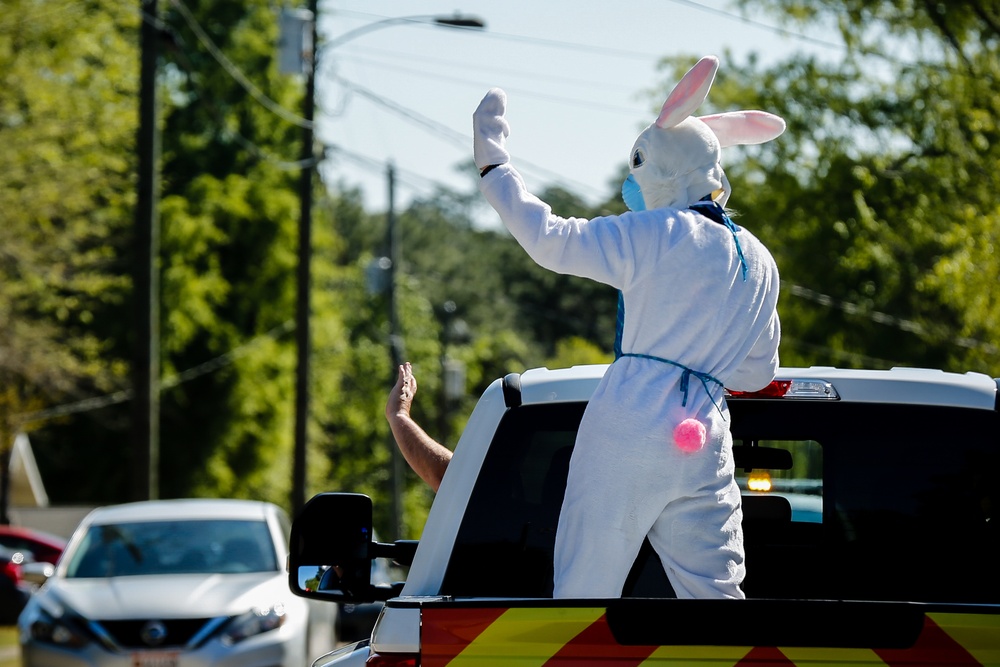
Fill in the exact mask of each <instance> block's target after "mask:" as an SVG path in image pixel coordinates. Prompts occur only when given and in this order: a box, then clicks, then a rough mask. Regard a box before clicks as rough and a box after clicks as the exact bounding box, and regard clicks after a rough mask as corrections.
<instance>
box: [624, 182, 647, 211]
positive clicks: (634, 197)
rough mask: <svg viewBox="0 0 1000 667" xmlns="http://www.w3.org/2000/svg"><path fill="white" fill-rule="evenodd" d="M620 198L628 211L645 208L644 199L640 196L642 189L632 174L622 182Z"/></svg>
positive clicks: (643, 209)
mask: <svg viewBox="0 0 1000 667" xmlns="http://www.w3.org/2000/svg"><path fill="white" fill-rule="evenodd" d="M622 199H623V200H625V205H626V206H628V210H630V211H645V210H646V200H645V199H643V198H642V190H641V189H640V188H639V184H638V183H637V182H636V180H635V176H633V175H632V174H629V175H628V178H626V179H625V182H624V183H622Z"/></svg>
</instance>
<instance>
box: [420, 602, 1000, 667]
mask: <svg viewBox="0 0 1000 667" xmlns="http://www.w3.org/2000/svg"><path fill="white" fill-rule="evenodd" d="M422 613H423V617H422V627H421V656H422V659H421V663H420V664H421V665H423V666H424V667H445V666H448V667H492V666H494V665H495V666H497V667H500V666H503V667H570V666H573V665H591V666H597V665H600V666H601V667H637V666H639V665H643V666H651V665H671V664H673V665H698V666H699V667H834V666H837V667H853V666H866V665H877V666H880V667H918V666H919V667H930V666H934V665H939V666H947V667H973V666H982V667H1000V615H993V614H952V613H930V614H927V615H925V616H924V625H923V629H922V631H921V632H920V634H919V637H918V638H917V641H916V642H915V643H914V644H913V646H910V647H907V648H900V649H881V648H876V649H868V648H823V647H768V646H758V647H754V646H623V645H621V644H619V643H618V642H617V641H615V638H614V637H613V636H612V633H611V629H610V628H609V626H608V623H607V618H606V616H605V609H604V608H603V607H515V608H503V607H482V608H479V607H476V608H468V607H450V608H444V607H442V608H425V609H424V610H423V612H422Z"/></svg>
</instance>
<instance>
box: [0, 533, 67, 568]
mask: <svg viewBox="0 0 1000 667" xmlns="http://www.w3.org/2000/svg"><path fill="white" fill-rule="evenodd" d="M0 546H4V547H7V548H8V549H10V550H12V551H21V552H28V553H25V554H24V555H25V558H26V560H29V561H31V560H34V561H40V562H44V563H52V564H53V565H55V564H56V561H58V560H59V556H61V555H62V552H63V549H65V548H66V540H64V539H63V538H61V537H59V536H58V535H53V534H51V533H46V532H43V531H40V530H32V529H31V528H23V527H21V526H4V525H0Z"/></svg>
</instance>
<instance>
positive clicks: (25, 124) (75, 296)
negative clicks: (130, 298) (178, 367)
mask: <svg viewBox="0 0 1000 667" xmlns="http://www.w3.org/2000/svg"><path fill="white" fill-rule="evenodd" d="M4 9H5V11H4V14H3V17H2V18H0V87H2V88H3V91H4V93H3V95H2V96H0V145H3V150H2V151H0V174H3V179H2V181H0V211H3V223H2V224H0V321H2V322H3V326H2V327H0V384H2V386H3V390H2V395H0V417H2V419H0V443H2V444H0V450H4V459H6V452H5V448H6V447H8V446H9V445H10V443H11V439H12V437H13V435H14V434H15V432H17V431H19V430H25V431H31V430H33V429H37V428H40V427H41V426H43V425H44V424H46V423H48V422H46V421H45V420H44V419H42V417H44V416H46V414H48V413H45V412H40V411H44V410H45V409H46V408H49V407H50V406H53V405H60V404H63V405H64V404H67V403H71V402H73V401H77V400H80V399H83V398H85V397H89V396H93V395H95V394H98V395H100V394H104V393H111V392H114V391H121V390H124V389H125V388H126V382H127V363H126V361H125V360H124V358H123V357H122V356H121V355H120V354H119V352H120V350H117V349H115V346H114V344H113V343H112V342H111V341H114V340H115V339H118V340H121V339H122V338H123V337H124V335H125V332H126V331H127V329H128V327H129V322H122V318H121V317H120V316H117V313H118V312H119V311H120V309H121V308H122V306H123V303H124V302H125V300H126V298H127V290H128V280H127V279H126V278H125V277H123V276H124V262H123V260H122V257H123V255H124V254H125V252H126V251H127V245H125V244H126V242H127V238H128V237H127V234H125V233H123V232H124V231H125V229H126V226H125V225H126V221H127V219H128V218H127V216H128V212H129V210H130V207H131V206H132V202H133V194H132V193H133V191H134V187H133V185H132V176H131V172H132V168H133V167H134V163H133V158H132V156H131V154H130V153H128V152H125V151H123V150H122V146H123V145H126V144H128V143H129V142H131V140H132V137H133V136H134V132H135V106H134V105H135V102H134V100H135V94H136V83H137V76H136V75H137V72H135V73H133V72H132V70H133V69H134V65H135V62H136V58H135V53H136V50H135V43H134V39H133V37H132V35H133V34H134V32H135V29H136V26H137V24H138V17H137V15H136V13H135V12H133V11H130V10H128V9H127V8H125V7H123V6H122V5H120V4H119V3H114V2H103V1H101V0H98V1H95V2H89V3H85V4H78V3H68V2H65V3H60V2H56V3H52V4H46V5H44V6H42V5H39V4H37V3H32V2H20V1H19V0H12V2H9V3H6V4H5V6H4ZM102 417H103V418H105V419H111V420H113V419H114V417H113V416H111V415H110V414H108V413H105V414H104V415H102ZM105 423H107V421H106V422H105Z"/></svg>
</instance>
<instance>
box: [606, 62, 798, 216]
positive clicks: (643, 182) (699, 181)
mask: <svg viewBox="0 0 1000 667" xmlns="http://www.w3.org/2000/svg"><path fill="white" fill-rule="evenodd" d="M718 69H719V59H718V58H716V57H715V56H705V57H704V58H702V59H701V60H699V61H698V63H697V64H695V66H694V67H692V68H691V69H690V70H688V72H687V74H685V75H684V77H683V78H682V79H681V80H680V82H679V83H678V84H677V85H676V86H675V87H674V89H673V91H671V93H670V95H669V96H668V97H667V101H666V102H664V103H663V109H662V110H661V111H660V115H659V117H658V118H657V119H656V121H655V122H654V123H653V124H652V125H650V126H649V127H647V128H646V129H645V130H643V131H642V133H640V134H639V136H638V137H637V138H636V140H635V144H633V146H632V152H631V153H630V154H629V171H630V173H629V176H628V178H627V179H626V180H625V184H624V185H623V186H622V197H623V198H624V199H625V204H626V205H627V206H628V207H629V208H630V209H631V210H633V211H641V210H644V209H647V208H649V209H653V208H660V207H664V206H670V207H674V208H686V207H687V206H689V205H691V204H693V203H694V202H696V201H698V200H699V199H701V198H703V197H705V196H706V195H711V197H712V199H713V200H714V201H716V202H718V203H719V204H720V205H722V206H725V205H726V202H727V201H728V200H729V195H730V193H731V192H732V188H731V187H730V185H729V179H727V178H726V174H725V172H724V171H723V170H722V165H721V164H720V157H721V153H722V149H723V148H725V147H726V146H735V145H738V144H761V143H764V142H766V141H770V140H772V139H774V138H775V137H777V136H778V135H780V134H781V133H782V132H784V131H785V121H783V120H782V119H781V118H779V117H778V116H775V115H773V114H769V113H766V112H763V111H732V112H728V113H720V114H714V115H711V116H700V117H695V116H692V115H691V114H692V113H694V111H695V110H696V109H697V108H698V107H699V106H701V103H702V102H704V101H705V98H706V97H707V96H708V91H709V89H710V88H711V87H712V82H713V81H714V80H715V73H716V72H717V71H718Z"/></svg>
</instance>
